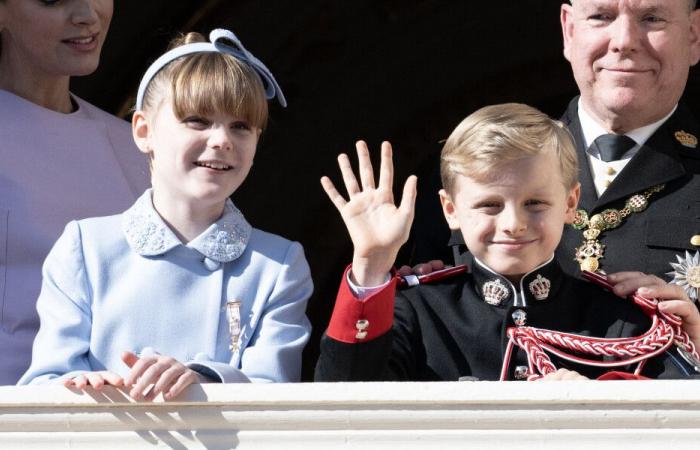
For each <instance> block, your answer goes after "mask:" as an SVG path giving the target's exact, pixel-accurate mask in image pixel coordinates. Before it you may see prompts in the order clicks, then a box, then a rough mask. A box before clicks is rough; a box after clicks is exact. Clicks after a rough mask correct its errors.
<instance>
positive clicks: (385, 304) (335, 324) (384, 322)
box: [326, 266, 396, 344]
mask: <svg viewBox="0 0 700 450" xmlns="http://www.w3.org/2000/svg"><path fill="white" fill-rule="evenodd" d="M351 267H352V266H348V268H347V269H345V272H344V273H343V279H342V281H341V282H340V287H339V288H338V296H337V297H336V299H335V308H333V315H332V316H331V320H330V323H329V324H328V329H327V330H326V335H328V337H330V338H333V339H335V340H336V341H340V342H346V343H348V344H356V343H358V342H366V341H370V340H372V339H376V338H378V337H379V336H381V335H383V334H385V333H387V332H388V331H389V330H391V326H392V324H393V322H394V295H395V293H396V277H393V278H392V279H391V280H390V281H389V284H387V285H386V287H384V288H382V289H381V290H379V291H377V292H375V293H374V294H372V295H370V296H369V297H367V298H366V299H364V300H359V299H358V298H357V297H355V296H354V295H353V293H352V291H351V290H350V286H348V281H347V280H348V271H349V270H350V269H351Z"/></svg>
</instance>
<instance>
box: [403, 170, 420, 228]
mask: <svg viewBox="0 0 700 450" xmlns="http://www.w3.org/2000/svg"><path fill="white" fill-rule="evenodd" d="M417 185H418V178H417V177H416V176H415V175H411V176H410V177H408V179H407V180H406V183H405V184H404V185H403V194H402V195H401V205H399V210H401V211H402V212H403V213H404V214H406V215H408V216H410V217H411V220H412V219H413V209H414V207H415V204H416V192H417V189H416V186H417Z"/></svg>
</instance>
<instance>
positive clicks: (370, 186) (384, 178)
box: [321, 141, 416, 284]
mask: <svg viewBox="0 0 700 450" xmlns="http://www.w3.org/2000/svg"><path fill="white" fill-rule="evenodd" d="M356 148H357V157H358V161H359V175H360V182H361V184H360V183H358V181H357V178H356V177H355V174H354V173H353V171H352V167H351V165H350V160H349V159H348V157H347V155H345V154H342V155H340V156H339V157H338V166H339V167H340V171H341V173H342V175H343V182H344V184H345V188H346V190H347V192H348V196H349V199H348V200H346V199H345V198H343V196H342V195H341V194H340V193H339V192H338V190H337V189H336V188H335V186H334V185H333V182H332V181H331V180H330V179H329V178H328V177H323V178H322V179H321V184H322V185H323V188H324V190H325V191H326V194H328V197H329V198H330V199H331V201H332V202H333V204H334V205H335V207H336V208H337V209H338V211H339V212H340V215H341V217H342V218H343V221H344V222H345V226H346V227H347V229H348V233H349V234H350V238H351V239H352V242H353V245H354V247H355V250H354V256H353V272H355V275H358V274H357V270H360V267H359V266H362V268H363V269H365V270H366V271H367V272H372V273H374V274H376V276H377V277H378V278H383V277H384V276H385V274H386V273H387V272H388V270H389V269H390V268H391V266H392V265H393V263H394V259H395V258H396V254H397V253H398V251H399V248H400V247H401V245H403V243H404V242H406V240H407V239H408V234H409V231H410V229H411V222H412V221H413V211H414V204H415V199H416V177H415V176H410V177H409V178H408V179H407V180H406V183H405V185H404V189H403V195H402V199H401V204H400V205H399V206H398V207H397V206H396V205H395V203H394V195H393V192H392V186H393V178H394V168H393V163H392V160H391V157H392V156H391V145H390V144H389V143H388V142H384V143H382V155H381V166H380V170H379V184H378V186H376V187H375V183H374V173H373V170H372V163H371V162H370V158H369V150H368V149H367V144H365V143H364V142H363V141H358V142H357V144H356ZM360 263H361V264H360ZM356 269H357V270H356ZM360 278H364V277H360ZM359 282H360V284H363V282H362V280H359Z"/></svg>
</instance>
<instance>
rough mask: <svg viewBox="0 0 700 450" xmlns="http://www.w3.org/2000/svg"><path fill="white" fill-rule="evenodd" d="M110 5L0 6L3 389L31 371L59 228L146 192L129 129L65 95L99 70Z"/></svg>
mask: <svg viewBox="0 0 700 450" xmlns="http://www.w3.org/2000/svg"><path fill="white" fill-rule="evenodd" d="M112 6H113V5H112V0H65V1H60V2H55V1H52V2H49V1H45V0H0V46H1V48H2V49H1V50H0V142H2V145H0V160H2V165H1V166H0V308H1V309H2V314H0V322H1V324H0V325H1V326H0V367H2V370H0V384H15V383H16V382H17V380H18V379H19V377H20V376H21V375H22V373H24V372H25V371H26V370H27V367H29V362H30V360H31V354H32V351H31V349H32V341H33V340H34V336H35V335H36V332H37V330H38V329H39V318H38V317H37V314H36V298H37V296H38V295H39V286H41V263H42V262H43V261H44V259H45V258H46V255H47V253H49V250H50V249H51V246H52V245H53V243H54V242H55V241H56V238H58V236H59V235H60V234H61V231H62V230H63V228H64V227H65V226H66V223H67V222H68V221H69V220H72V219H75V218H77V217H89V216H98V215H105V214H112V213H113V212H114V211H123V210H124V209H126V208H127V207H128V206H129V205H131V204H132V203H133V202H134V200H136V199H137V198H138V196H139V195H140V194H141V193H142V192H143V190H144V189H146V187H148V168H147V164H146V158H145V157H144V155H142V154H140V153H139V152H138V151H136V147H135V146H134V141H133V138H132V137H131V127H130V126H129V124H128V123H127V122H125V121H123V120H121V119H119V118H117V117H114V116H112V115H110V114H108V113H106V112H104V111H102V110H100V109H98V108H96V107H95V106H93V105H91V104H89V103H87V102H86V101H84V100H82V99H80V98H78V97H76V96H75V95H73V94H71V93H70V91H69V84H70V80H71V77H74V76H82V75H88V74H90V73H92V72H93V71H94V70H95V69H96V68H97V65H98V63H99V60H100V53H101V49H102V43H103V42H104V40H105V37H106V35H107V31H108V29H109V24H110V21H111V19H112ZM74 198H77V199H80V201H71V199H74Z"/></svg>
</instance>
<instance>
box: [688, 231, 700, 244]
mask: <svg viewBox="0 0 700 450" xmlns="http://www.w3.org/2000/svg"><path fill="white" fill-rule="evenodd" d="M690 245H694V246H696V247H700V234H696V235H695V236H693V237H691V238H690Z"/></svg>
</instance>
